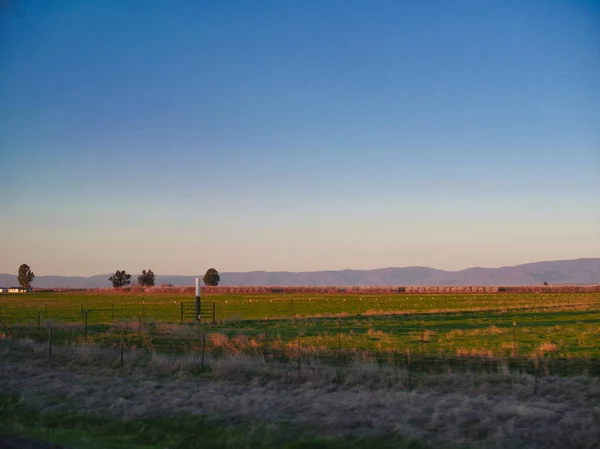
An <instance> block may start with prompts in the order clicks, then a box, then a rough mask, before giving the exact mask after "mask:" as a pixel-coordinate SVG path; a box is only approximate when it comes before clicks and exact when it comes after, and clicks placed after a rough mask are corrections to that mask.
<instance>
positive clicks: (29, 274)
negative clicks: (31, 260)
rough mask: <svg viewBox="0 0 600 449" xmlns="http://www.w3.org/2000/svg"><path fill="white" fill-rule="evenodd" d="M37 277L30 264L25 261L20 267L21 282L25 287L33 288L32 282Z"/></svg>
mask: <svg viewBox="0 0 600 449" xmlns="http://www.w3.org/2000/svg"><path fill="white" fill-rule="evenodd" d="M34 279H35V274H33V271H31V268H29V265H27V264H26V263H24V264H23V265H21V266H20V267H19V284H20V285H21V287H23V288H31V282H33V280H34Z"/></svg>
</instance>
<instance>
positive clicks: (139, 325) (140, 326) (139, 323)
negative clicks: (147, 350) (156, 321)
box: [138, 313, 142, 340]
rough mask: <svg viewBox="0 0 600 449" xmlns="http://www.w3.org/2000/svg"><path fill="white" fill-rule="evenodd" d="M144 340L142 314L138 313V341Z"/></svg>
mask: <svg viewBox="0 0 600 449" xmlns="http://www.w3.org/2000/svg"><path fill="white" fill-rule="evenodd" d="M141 339H142V314H141V313H138V340H141Z"/></svg>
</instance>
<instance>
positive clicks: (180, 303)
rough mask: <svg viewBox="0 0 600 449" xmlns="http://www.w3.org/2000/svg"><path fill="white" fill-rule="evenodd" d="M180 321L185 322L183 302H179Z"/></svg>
mask: <svg viewBox="0 0 600 449" xmlns="http://www.w3.org/2000/svg"><path fill="white" fill-rule="evenodd" d="M179 322H180V323H183V302H181V301H180V302H179Z"/></svg>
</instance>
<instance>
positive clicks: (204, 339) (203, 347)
mask: <svg viewBox="0 0 600 449" xmlns="http://www.w3.org/2000/svg"><path fill="white" fill-rule="evenodd" d="M205 348H206V333H204V332H202V355H201V358H200V368H202V369H204V350H205Z"/></svg>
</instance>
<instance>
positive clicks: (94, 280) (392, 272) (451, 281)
mask: <svg viewBox="0 0 600 449" xmlns="http://www.w3.org/2000/svg"><path fill="white" fill-rule="evenodd" d="M137 276H138V275H132V277H131V278H132V280H135V279H137ZM198 276H202V274H199V275H198ZM109 277H110V274H102V275H96V276H89V277H77V276H37V277H36V278H35V281H34V282H33V285H34V287H38V288H57V287H59V288H99V287H110V282H109V281H108V278H109ZM195 277H196V276H162V275H157V276H156V285H160V284H172V285H177V286H192V285H194V278H195ZM544 282H548V283H549V284H600V258H593V259H591V258H590V259H576V260H556V261H550V262H535V263H528V264H524V265H516V266H512V267H501V268H479V267H477V268H468V269H466V270H460V271H445V270H437V269H435V268H428V267H405V268H379V269H375V270H337V271H335V270H331V271H329V270H328V271H308V272H300V273H294V272H289V271H277V272H267V271H250V272H245V273H221V285H230V286H250V285H262V286H269V285H276V286H283V285H285V286H302V285H304V286H353V285H363V286H366V285H373V286H375V285H440V286H449V285H450V286H451V285H535V284H543V283H544ZM17 284H18V283H17V276H16V275H13V274H0V286H2V287H4V286H6V285H8V286H13V285H17Z"/></svg>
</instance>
